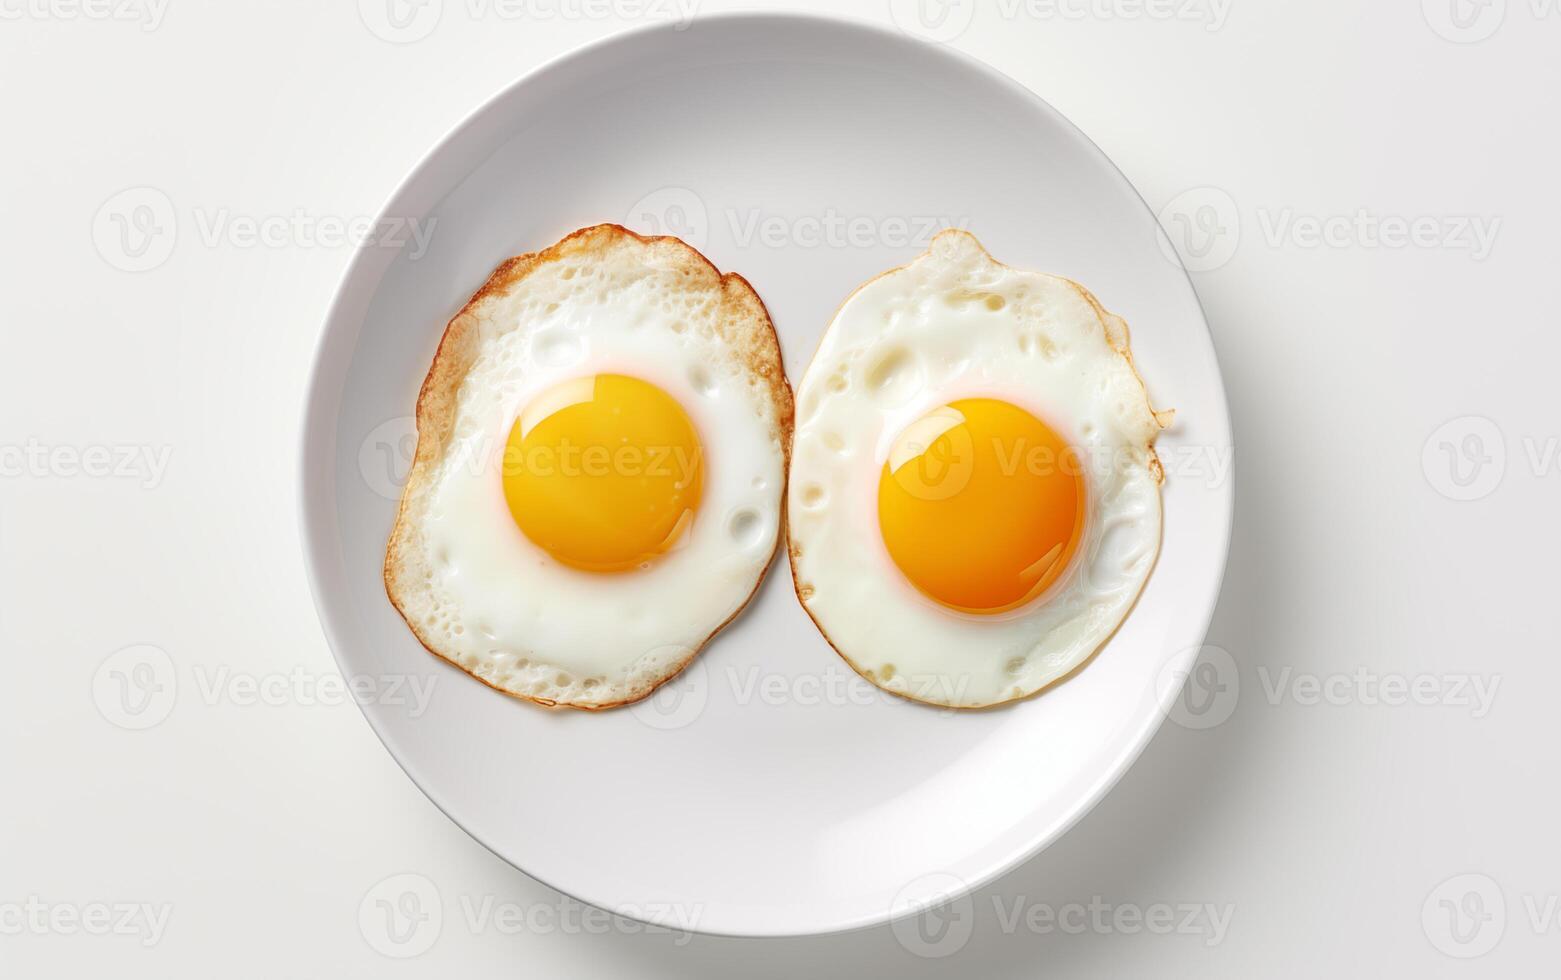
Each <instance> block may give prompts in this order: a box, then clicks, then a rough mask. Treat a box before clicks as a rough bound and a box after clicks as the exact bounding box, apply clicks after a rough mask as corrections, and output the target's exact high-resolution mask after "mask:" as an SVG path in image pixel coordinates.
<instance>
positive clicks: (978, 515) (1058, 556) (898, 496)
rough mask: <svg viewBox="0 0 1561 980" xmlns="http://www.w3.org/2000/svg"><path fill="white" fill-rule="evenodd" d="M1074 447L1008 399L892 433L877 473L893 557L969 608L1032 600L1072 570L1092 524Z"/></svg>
mask: <svg viewBox="0 0 1561 980" xmlns="http://www.w3.org/2000/svg"><path fill="white" fill-rule="evenodd" d="M1084 514H1085V498H1084V477H1083V472H1082V467H1081V466H1080V465H1079V457H1078V454H1077V453H1076V452H1075V451H1074V450H1073V449H1072V448H1071V447H1070V446H1068V444H1067V443H1066V442H1064V441H1063V440H1062V438H1061V437H1060V436H1058V435H1057V433H1056V432H1054V431H1053V430H1052V429H1051V427H1050V426H1048V425H1047V424H1046V423H1044V422H1042V421H1041V420H1040V419H1038V418H1036V417H1035V416H1033V415H1031V414H1030V413H1029V412H1026V411H1025V410H1024V409H1021V408H1017V407H1015V406H1014V405H1011V404H1009V403H1008V402H1005V401H998V400H996V399H992V398H969V399H964V400H962V401H956V402H952V403H950V404H948V405H944V406H942V407H941V408H936V409H933V410H932V411H931V412H929V413H927V414H926V415H924V416H922V417H921V418H920V419H918V420H917V421H915V422H913V423H912V424H911V425H910V426H908V427H907V428H906V429H905V431H904V432H902V433H900V436H899V438H898V439H896V440H895V443H894V446H893V448H892V449H891V451H890V453H889V459H888V461H887V462H885V464H884V468H883V474H882V476H881V477H880V478H879V481H878V525H879V529H880V531H881V532H882V534H883V540H884V544H885V545H886V546H887V547H888V549H889V555H890V557H891V558H892V559H893V560H894V563H895V565H897V566H899V569H900V571H901V572H903V573H904V574H905V577H906V578H908V579H910V581H911V583H912V584H913V585H915V586H916V588H917V589H919V590H920V591H921V592H922V593H923V594H924V595H927V596H929V597H930V598H932V599H935V600H937V601H938V602H940V603H942V604H943V605H945V606H949V607H951V608H953V609H957V610H960V611H961V612H967V613H977V614H993V613H1000V612H1006V611H1008V610H1010V609H1015V608H1017V607H1019V606H1022V605H1024V604H1025V603H1027V602H1029V601H1030V600H1031V599H1034V598H1035V597H1036V596H1038V595H1040V594H1041V593H1042V592H1044V591H1046V588H1047V587H1048V586H1050V585H1051V584H1052V583H1053V582H1055V581H1056V580H1057V577H1058V576H1059V575H1061V574H1062V572H1063V571H1064V570H1065V569H1066V568H1067V567H1068V564H1069V562H1070V561H1071V559H1072V557H1073V553H1074V551H1075V549H1076V548H1077V547H1078V544H1079V540H1080V538H1081V537H1082V533H1083V529H1084Z"/></svg>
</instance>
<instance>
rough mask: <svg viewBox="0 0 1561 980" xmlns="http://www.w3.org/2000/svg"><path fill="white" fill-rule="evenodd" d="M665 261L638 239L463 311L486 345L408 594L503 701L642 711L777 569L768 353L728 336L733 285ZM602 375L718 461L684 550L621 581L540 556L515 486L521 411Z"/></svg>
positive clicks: (435, 484) (440, 475)
mask: <svg viewBox="0 0 1561 980" xmlns="http://www.w3.org/2000/svg"><path fill="white" fill-rule="evenodd" d="M620 234H622V235H624V236H627V233H622V232H620ZM667 247H671V246H662V247H658V249H656V250H654V251H651V250H648V249H649V246H648V245H646V244H645V243H640V242H638V241H637V240H636V241H631V242H626V243H624V244H622V245H621V246H619V247H609V248H607V249H606V250H605V251H598V252H595V253H589V254H583V255H582V254H567V255H565V257H563V258H562V259H559V260H557V261H553V262H549V263H546V264H543V265H541V266H540V267H538V268H537V269H535V270H533V271H532V272H531V273H530V274H529V275H527V276H526V277H525V278H524V279H522V280H521V281H520V283H519V284H518V285H516V286H514V287H512V288H511V289H510V291H509V292H508V293H507V294H505V293H501V294H497V295H495V294H490V295H488V296H487V297H485V298H483V299H481V300H480V301H478V302H477V303H475V304H474V305H473V307H471V308H469V309H468V310H467V311H465V312H463V314H462V316H463V317H465V316H469V317H471V318H472V322H471V323H469V324H468V327H469V328H472V329H475V330H476V331H477V333H476V335H475V340H474V341H472V342H473V343H474V344H475V359H474V360H473V361H472V362H471V364H470V367H469V369H468V370H467V372H466V375H465V377H464V380H462V381H461V383H460V386H459V388H458V392H457V398H456V404H455V408H454V412H455V415H454V424H453V426H452V429H451V437H450V439H449V441H448V443H447V444H446V445H443V446H442V447H441V450H442V452H441V456H440V458H439V460H438V461H437V464H436V466H435V467H434V468H433V470H432V472H431V474H430V476H429V479H428V480H427V481H426V485H425V486H423V487H421V488H420V489H419V492H417V493H415V494H411V493H409V495H408V499H407V500H406V502H405V504H404V510H403V514H402V521H403V523H405V524H407V526H408V528H409V531H410V533H409V534H408V535H407V541H408V544H409V547H408V549H407V550H408V552H409V554H408V555H407V561H406V566H407V567H406V569H404V570H403V571H402V572H401V573H400V574H399V578H398V581H397V583H396V585H395V587H394V588H393V593H399V596H398V600H399V604H400V605H401V607H402V611H403V614H404V615H405V616H406V618H407V619H408V622H409V623H411V624H412V625H413V626H414V629H416V630H417V632H418V633H419V635H420V637H421V638H422V639H423V640H424V642H425V644H426V645H427V646H429V647H430V649H432V650H434V652H436V653H438V654H439V655H441V656H443V657H445V658H447V659H449V660H452V661H454V662H455V663H456V664H458V665H459V666H461V667H462V668H464V669H466V670H468V671H470V672H471V673H473V674H475V675H476V676H477V677H479V678H481V679H482V680H484V681H486V682H487V683H489V684H491V685H493V686H495V687H498V688H501V689H503V690H506V691H510V692H513V693H516V694H520V695H523V696H526V697H529V698H533V699H537V700H543V701H555V702H559V703H566V704H574V705H579V706H584V707H591V706H599V705H611V704H616V703H620V702H622V701H625V700H633V699H635V698H637V697H640V696H643V695H644V694H645V693H646V692H648V691H649V690H651V689H652V688H653V687H654V686H655V685H656V684H658V683H660V682H661V681H662V680H665V679H666V678H667V677H668V676H670V675H672V674H674V673H676V671H677V670H679V669H680V668H681V667H682V666H683V664H684V663H686V662H687V661H688V659H689V658H690V657H691V656H692V655H693V653H694V652H695V651H697V650H698V649H699V647H700V646H702V645H703V644H704V642H705V641H706V640H707V639H708V638H709V637H710V636H711V634H713V633H714V632H715V631H716V630H718V629H719V628H720V627H721V626H722V625H723V624H725V623H726V622H727V621H728V620H729V619H730V618H731V617H732V616H734V615H735V614H736V613H737V612H738V611H739V610H740V609H741V608H742V606H743V605H744V604H745V603H746V602H747V600H748V599H749V597H750V596H751V594H752V593H753V591H754V589H755V588H756V587H757V584H758V582H759V580H760V578H761V577H762V575H763V573H764V571H765V569H766V567H767V566H768V564H769V561H770V559H771V557H772V556H773V553H774V550H775V542H776V539H777V536H778V533H779V525H780V520H779V517H780V498H781V493H782V489H783V486H784V473H783V469H784V465H785V464H784V452H783V447H782V443H781V439H782V438H784V432H785V423H787V422H789V419H782V418H780V417H779V412H778V409H777V405H776V401H775V398H774V396H773V390H772V389H771V388H768V387H766V384H765V383H764V380H763V379H761V378H759V377H757V376H756V375H755V373H754V370H753V368H752V359H753V357H754V356H755V355H754V347H755V345H744V344H742V343H735V344H734V343H733V342H732V338H731V337H730V336H729V335H730V324H729V323H728V325H727V327H728V329H727V330H726V333H727V334H728V336H726V337H723V336H722V334H723V330H722V325H721V323H722V321H721V318H722V317H723V316H727V317H730V316H732V315H733V310H731V309H726V310H724V311H723V310H722V308H721V295H722V291H721V287H720V284H719V282H717V283H716V284H715V285H714V286H713V287H711V286H710V285H709V284H708V283H706V284H705V285H704V288H699V286H698V285H697V284H696V285H694V286H691V285H690V278H689V276H688V274H686V273H685V271H684V270H683V269H682V268H680V267H679V263H680V262H682V260H677V261H674V262H672V263H670V264H668V265H666V266H665V267H663V265H662V263H660V262H658V261H656V260H655V256H657V255H662V254H665V253H664V249H665V248H667ZM676 247H677V248H678V249H683V250H684V251H685V252H686V253H687V254H688V255H690V256H692V255H693V253H692V250H689V249H686V246H682V245H681V244H677V245H676ZM674 258H676V256H674ZM695 258H696V259H697V256H695ZM683 264H686V263H683ZM695 278H696V279H697V278H698V277H695ZM762 327H763V329H764V330H765V331H768V330H769V329H770V328H769V325H768V322H767V321H764V322H762ZM766 342H767V343H768V342H769V341H768V340H767V339H766ZM601 373H619V374H625V375H631V376H634V377H639V378H643V379H644V380H646V381H649V382H650V383H652V384H655V385H657V386H658V387H660V388H661V389H662V390H664V391H666V392H667V393H668V394H669V395H671V396H672V397H673V398H675V399H676V400H677V401H678V402H679V403H680V404H681V405H682V406H683V409H684V411H685V412H687V414H688V416H689V418H690V419H691V420H692V421H693V423H694V426H695V428H696V429H697V430H698V432H699V437H700V440H701V443H702V445H703V450H704V463H705V484H704V497H703V500H702V502H701V504H700V507H699V510H698V512H697V513H696V515H695V518H694V520H693V522H692V525H691V528H690V530H689V531H688V533H687V534H686V535H685V537H684V538H683V540H682V543H681V544H680V545H679V546H676V547H675V548H674V550H672V551H670V552H669V553H667V554H665V555H662V556H660V557H659V558H657V559H655V560H653V561H652V562H650V563H649V566H648V567H646V568H643V569H640V570H634V571H629V572H624V573H616V574H595V573H591V572H585V571H580V570H577V569H573V568H570V567H568V566H565V565H561V564H559V563H558V562H557V561H555V560H553V559H552V558H551V557H550V556H549V555H548V554H547V553H546V552H544V551H543V550H542V549H540V548H538V547H537V546H536V545H534V544H533V543H532V542H531V541H530V540H529V539H528V538H526V536H525V535H524V534H523V533H522V532H521V531H520V530H519V528H518V527H517V526H516V524H515V522H514V520H513V519H512V517H511V515H510V513H509V510H508V508H507V505H506V503H505V499H504V493H503V487H502V480H501V476H500V463H501V460H502V453H503V451H504V446H505V441H506V439H507V437H508V435H509V431H510V428H511V426H512V424H513V422H514V419H515V417H516V415H517V414H518V413H519V412H520V410H521V409H522V408H523V407H524V406H525V405H526V404H527V403H528V402H529V401H530V400H531V399H532V398H534V397H535V396H536V395H537V394H539V393H540V392H542V391H545V390H546V389H548V388H550V387H552V386H553V385H555V384H557V383H559V382H561V381H565V380H568V379H570V378H576V377H580V376H584V375H591V374H601ZM775 375H776V377H779V376H780V373H779V370H778V364H777V370H776V372H775ZM771 383H773V380H772V382H771ZM784 407H785V408H787V409H789V403H788V404H787V405H786V406H784Z"/></svg>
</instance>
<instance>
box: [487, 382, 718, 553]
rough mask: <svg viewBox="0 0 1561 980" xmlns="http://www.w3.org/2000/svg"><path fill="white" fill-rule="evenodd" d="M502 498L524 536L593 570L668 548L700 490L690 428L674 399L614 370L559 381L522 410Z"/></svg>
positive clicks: (508, 447) (700, 462)
mask: <svg viewBox="0 0 1561 980" xmlns="http://www.w3.org/2000/svg"><path fill="white" fill-rule="evenodd" d="M502 469H503V478H504V499H505V501H506V502H508V504H509V510H510V514H511V515H512V516H513V517H514V518H515V523H516V524H517V525H519V526H520V529H521V531H522V532H524V533H525V535H526V537H528V538H530V539H531V540H532V541H533V542H534V543H536V544H537V546H538V547H540V548H542V549H543V550H545V551H546V552H547V553H548V554H550V555H552V556H553V557H554V558H555V559H557V560H558V561H560V562H562V563H564V564H566V565H569V566H572V567H574V568H580V569H585V570H587V571H593V572H621V571H627V570H629V569H633V568H637V567H639V566H641V565H643V564H644V563H646V562H647V561H649V560H650V559H652V558H655V557H656V556H657V555H660V554H663V553H664V552H666V551H668V550H670V549H671V548H672V547H674V546H675V545H676V544H677V543H678V541H679V539H680V538H681V537H682V536H683V535H684V534H685V532H686V531H687V528H688V526H689V524H690V523H691V522H692V521H693V519H694V512H695V510H697V509H698V507H699V500H700V495H701V494H702V492H703V490H704V459H703V453H702V451H701V447H700V443H699V435H698V433H697V432H695V431H694V425H693V423H692V422H690V421H689V418H688V415H687V414H686V413H685V412H684V411H683V406H681V405H679V404H678V403H677V401H676V400H675V399H673V398H672V396H670V395H668V394H667V393H666V392H665V391H662V390H661V389H660V388H658V387H656V386H655V385H653V384H649V383H648V382H645V381H641V380H640V379H638V378H631V377H626V376H625V375H621V374H597V375H591V376H589V377H584V378H576V379H574V380H572V381H565V382H563V383H562V384H559V385H556V386H554V387H552V388H550V389H548V390H547V391H545V392H543V393H542V394H540V395H538V396H537V397H536V398H535V399H533V400H532V401H531V402H530V403H529V404H527V405H526V407H525V409H524V410H523V411H522V412H521V413H520V417H519V418H517V419H516V420H515V425H514V427H513V428H512V429H511V430H510V434H509V440H508V442H507V443H506V444H505V448H504V460H503V467H502Z"/></svg>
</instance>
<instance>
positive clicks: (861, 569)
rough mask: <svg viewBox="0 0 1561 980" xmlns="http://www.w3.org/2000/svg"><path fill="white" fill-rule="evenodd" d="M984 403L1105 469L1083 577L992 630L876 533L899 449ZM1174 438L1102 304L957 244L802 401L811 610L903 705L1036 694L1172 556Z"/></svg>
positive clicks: (887, 306) (798, 471) (868, 288)
mask: <svg viewBox="0 0 1561 980" xmlns="http://www.w3.org/2000/svg"><path fill="white" fill-rule="evenodd" d="M1122 333H1123V334H1125V331H1122ZM1124 342H1125V337H1124ZM969 397H991V398H999V399H1003V400H1005V401H1008V402H1011V403H1013V404H1015V405H1017V406H1019V407H1021V408H1025V409H1027V410H1028V411H1030V412H1031V413H1032V414H1034V415H1036V416H1037V417H1039V418H1041V419H1043V420H1045V421H1046V422H1047V423H1048V424H1049V425H1051V426H1052V427H1053V428H1054V429H1055V430H1056V431H1057V432H1058V434H1059V435H1061V436H1062V437H1063V438H1064V439H1065V440H1067V441H1068V443H1069V444H1070V445H1072V446H1074V447H1076V448H1078V449H1080V450H1081V452H1082V454H1083V455H1084V457H1085V458H1086V460H1087V466H1088V467H1089V468H1088V470H1087V472H1086V476H1085V480H1086V485H1087V494H1088V505H1087V517H1086V527H1085V532H1084V539H1083V540H1082V542H1081V543H1080V545H1079V548H1078V550H1077V552H1076V553H1075V555H1074V558H1073V562H1072V565H1071V568H1070V569H1069V571H1068V572H1066V573H1065V577H1064V578H1063V579H1062V580H1060V581H1059V582H1057V583H1055V584H1053V586H1052V587H1051V588H1050V589H1048V591H1047V592H1046V593H1044V594H1043V595H1042V596H1040V597H1039V598H1038V599H1036V600H1035V601H1034V602H1032V603H1031V604H1029V605H1027V606H1024V607H1021V608H1020V609H1018V610H1015V611H1013V612H1011V613H1008V614H1004V615H998V616H991V617H985V616H974V615H964V614H961V613H958V612H954V611H952V610H949V609H947V608H945V607H943V606H940V605H939V604H937V603H936V602H934V601H933V600H931V599H929V598H926V597H925V596H923V595H922V594H921V593H920V592H918V591H917V590H916V589H915V587H914V586H913V585H911V584H910V583H909V582H908V581H907V580H906V579H905V577H904V576H903V575H902V574H901V573H900V571H899V569H898V568H897V567H896V566H895V565H894V564H893V562H892V560H891V559H890V557H889V555H888V552H887V550H886V548H885V546H884V544H883V539H882V537H881V536H880V534H879V530H878V511H877V501H878V481H879V475H880V472H881V470H882V467H883V462H884V459H885V458H886V457H887V455H888V452H889V447H890V444H891V443H892V441H893V440H894V438H895V437H896V436H897V435H898V434H899V433H900V432H901V431H902V430H903V429H904V428H905V427H906V426H907V425H908V424H910V423H911V422H912V421H914V420H916V419H917V418H919V417H920V416H921V415H923V414H924V413H925V412H927V411H929V410H930V409H933V408H935V407H937V406H940V405H945V404H947V403H949V402H951V401H956V400H958V399H961V398H969ZM1159 428H1160V424H1159V422H1158V421H1157V420H1156V417H1155V415H1154V413H1153V412H1152V410H1151V409H1150V407H1149V402H1148V398H1147V396H1146V394H1145V391H1144V387H1143V384H1142V383H1141V381H1140V380H1139V378H1138V376H1137V374H1136V373H1135V372H1134V370H1133V367H1132V365H1131V363H1130V361H1129V360H1128V359H1127V358H1126V357H1125V356H1124V355H1123V354H1122V353H1120V352H1119V351H1117V350H1116V349H1114V348H1113V347H1112V344H1111V341H1110V339H1109V337H1108V332H1107V326H1106V322H1105V320H1104V319H1103V317H1102V314H1101V313H1100V312H1099V311H1098V308H1097V307H1096V306H1095V305H1094V304H1093V303H1092V302H1091V301H1090V299H1089V298H1088V297H1087V294H1086V293H1084V292H1083V291H1082V290H1081V289H1080V288H1079V287H1078V286H1076V285H1075V284H1073V283H1071V282H1069V281H1068V280H1066V279H1062V278H1058V277H1055V276H1049V275H1044V274H1040V273H1032V272H1024V271H1020V270H1016V269H1010V268H1008V267H1006V266H1003V265H1001V264H999V263H997V262H995V261H993V260H992V258H991V257H990V256H988V255H987V254H986V252H985V251H984V250H983V249H982V248H981V245H980V244H979V242H977V241H976V239H975V238H974V237H973V236H971V235H969V234H967V233H964V232H959V231H947V232H943V233H942V234H940V235H939V236H938V237H937V238H936V239H935V240H934V242H933V245H932V247H931V249H929V251H928V252H927V253H925V254H923V255H922V256H920V257H919V258H917V260H916V261H915V262H913V263H912V264H910V265H909V266H906V267H904V268H901V269H896V270H894V271H892V272H889V273H886V274H884V275H883V276H880V277H879V278H877V279H874V280H873V281H871V282H869V283H868V284H866V285H865V286H863V287H862V288H861V289H860V290H858V291H857V292H856V293H855V294H854V295H853V296H852V297H851V298H850V299H849V300H847V301H846V304H845V305H844V306H843V307H842V308H841V309H840V311H839V313H837V314H836V316H835V319H834V321H833V322H832V323H831V324H830V326H829V328H828V330H827V331H826V332H825V334H824V337H823V340H822V342H821V343H820V346H819V349H818V353H817V354H816V355H815V356H814V359H813V362H812V364H811V365H809V367H808V370H807V373H806V376H805V377H804V378H803V380H802V383H801V385H800V386H799V388H798V392H797V429H796V438H795V442H794V444H793V449H792V453H793V460H792V470H791V498H790V502H789V504H788V521H789V528H790V537H791V549H792V565H793V571H794V574H795V577H796V583H797V590H798V595H799V596H800V597H801V598H802V601H803V604H804V605H805V606H806V607H807V610H808V612H809V614H811V615H812V617H813V618H814V620H815V622H817V624H818V626H819V628H820V629H821V630H822V631H823V632H824V634H825V635H826V636H827V637H828V638H829V640H830V642H831V643H832V644H833V646H834V647H835V649H836V650H838V651H839V652H840V653H841V655H842V656H844V657H845V658H846V659H847V660H849V661H850V662H851V663H852V664H853V665H854V666H855V667H856V668H857V670H859V671H861V672H862V673H864V674H865V675H867V676H868V677H869V678H870V679H871V680H873V682H874V683H876V684H878V685H879V686H881V687H884V688H886V689H888V690H891V691H894V692H896V693H899V694H904V695H907V696H910V697H913V698H915V699H917V700H921V701H928V702H933V703H936V704H946V705H953V706H959V707H979V706H983V705H989V704H996V703H1000V702H1002V701H1007V700H1012V699H1014V698H1018V697H1023V696H1025V695H1028V694H1031V693H1034V692H1035V691H1038V690H1040V689H1041V688H1043V687H1045V686H1046V685H1047V684H1050V683H1051V682H1053V681H1055V680H1057V679H1058V678H1060V677H1063V676H1064V675H1066V674H1068V673H1069V672H1070V671H1072V670H1073V669H1075V668H1076V667H1078V666H1079V665H1080V664H1082V663H1083V662H1084V661H1086V660H1087V659H1089V657H1090V655H1091V654H1092V653H1094V651H1095V650H1096V649H1097V648H1098V647H1099V646H1100V645H1101V644H1102V643H1103V642H1104V641H1105V640H1106V638H1107V637H1109V636H1110V634H1111V633H1112V631H1113V630H1115V629H1116V627H1117V625H1118V624H1119V623H1120V622H1121V621H1122V619H1123V617H1124V616H1125V615H1126V614H1127V612H1128V610H1129V609H1130V608H1131V607H1132V604H1133V602H1134V600H1135V599H1136V597H1137V596H1138V593H1139V591H1140V590H1141V589H1142V588H1143V585H1144V582H1145V580H1146V579H1147V578H1148V575H1149V572H1150V570H1151V568H1152V567H1153V565H1154V560H1155V556H1156V554H1157V553H1158V550H1159V542H1160V519H1161V514H1160V493H1159V482H1158V475H1159V467H1158V463H1157V462H1156V461H1155V459H1154V456H1153V451H1152V448H1151V446H1152V443H1153V440H1154V437H1155V434H1156V433H1157V432H1158V431H1159ZM1102 460H1104V461H1108V462H1109V463H1110V465H1106V466H1104V467H1103V468H1102V465H1101V461H1102Z"/></svg>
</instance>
